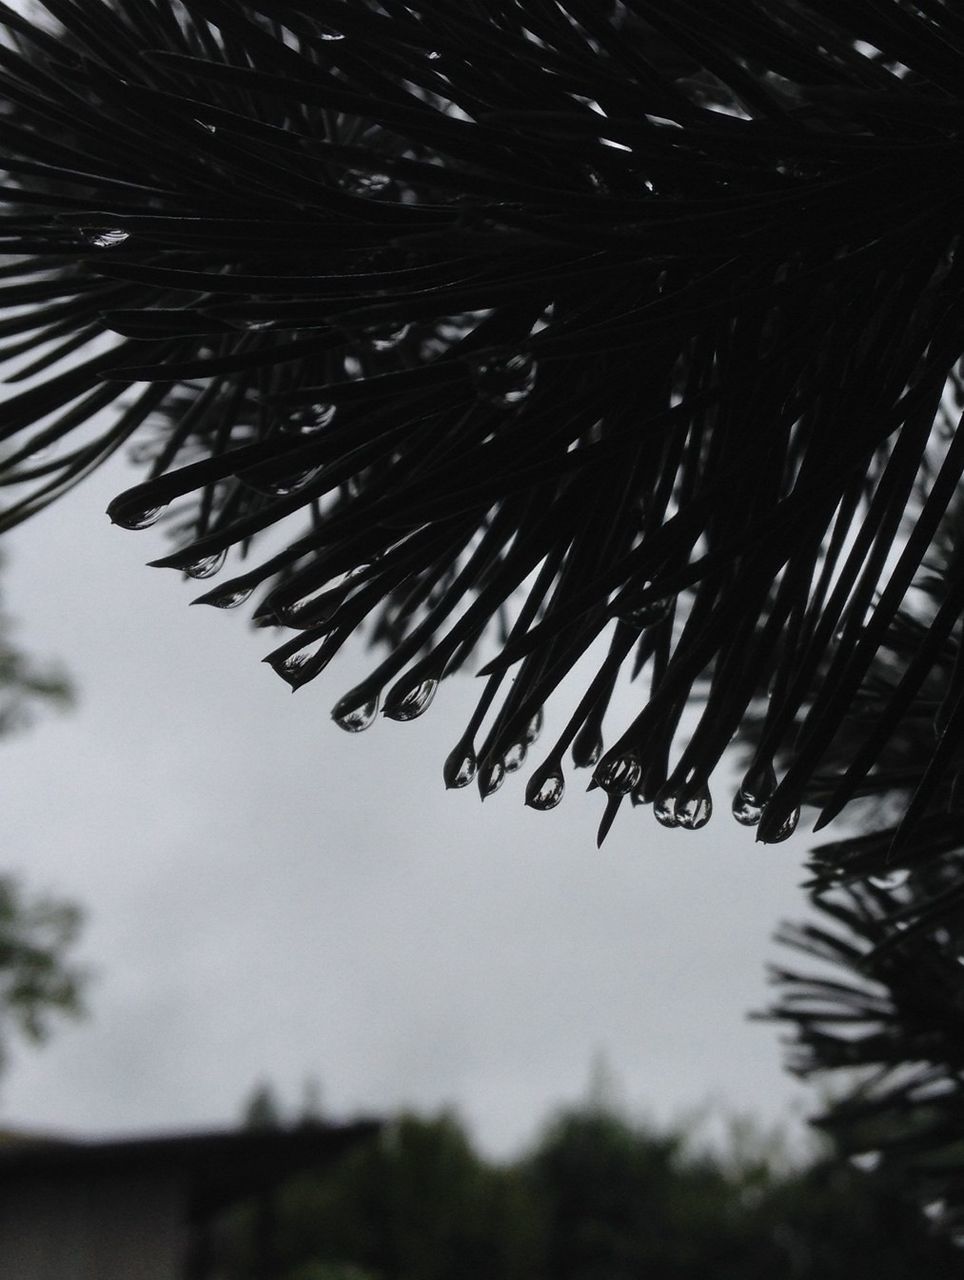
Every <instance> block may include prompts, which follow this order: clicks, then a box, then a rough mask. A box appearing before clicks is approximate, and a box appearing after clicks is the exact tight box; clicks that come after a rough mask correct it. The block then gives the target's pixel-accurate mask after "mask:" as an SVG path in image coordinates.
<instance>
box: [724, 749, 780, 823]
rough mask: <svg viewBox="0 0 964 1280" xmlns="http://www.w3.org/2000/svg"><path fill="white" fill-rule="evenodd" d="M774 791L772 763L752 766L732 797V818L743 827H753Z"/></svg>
mask: <svg viewBox="0 0 964 1280" xmlns="http://www.w3.org/2000/svg"><path fill="white" fill-rule="evenodd" d="M776 789H777V775H776V772H775V770H774V768H773V763H772V761H770V760H766V761H764V762H763V763H762V764H754V765H752V766H751V767H750V769H748V770H747V774H746V777H745V778H744V779H743V781H742V783H741V784H740V789H739V791H738V792H737V793H736V795H735V796H734V797H733V817H734V818H735V819H736V820H737V822H739V823H740V824H741V825H742V826H744V827H755V826H756V825H757V823H758V822H759V821H760V819H761V818H762V817H763V809H764V806H765V805H766V803H767V801H768V800H769V799H770V797H771V796H772V795H773V793H774V791H776Z"/></svg>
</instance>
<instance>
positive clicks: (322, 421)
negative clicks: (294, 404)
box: [281, 403, 338, 436]
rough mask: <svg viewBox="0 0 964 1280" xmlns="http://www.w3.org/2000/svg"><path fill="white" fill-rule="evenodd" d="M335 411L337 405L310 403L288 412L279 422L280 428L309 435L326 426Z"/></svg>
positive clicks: (336, 410)
mask: <svg viewBox="0 0 964 1280" xmlns="http://www.w3.org/2000/svg"><path fill="white" fill-rule="evenodd" d="M337 412H338V406H337V405H334V404H321V403H318V404H312V405H309V406H308V407H307V408H306V409H298V410H297V411H296V412H295V413H292V414H290V415H289V416H288V418H287V419H286V420H285V421H284V422H283V423H282V424H281V426H282V430H283V431H290V432H292V433H297V434H298V435H305V436H309V435H312V434H313V433H314V432H315V431H321V430H322V428H323V427H327V426H328V425H329V423H330V422H331V421H332V420H333V418H334V416H335V414H336V413H337Z"/></svg>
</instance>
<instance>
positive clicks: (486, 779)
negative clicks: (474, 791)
mask: <svg viewBox="0 0 964 1280" xmlns="http://www.w3.org/2000/svg"><path fill="white" fill-rule="evenodd" d="M504 781H505V767H504V766H503V764H502V761H501V760H492V759H489V760H486V761H485V762H484V763H483V764H482V767H481V768H480V769H479V772H478V783H479V794H480V795H481V796H482V799H483V800H485V799H486V798H487V797H488V796H491V795H493V794H494V793H495V792H496V791H498V789H499V787H501V786H502V784H503V782H504Z"/></svg>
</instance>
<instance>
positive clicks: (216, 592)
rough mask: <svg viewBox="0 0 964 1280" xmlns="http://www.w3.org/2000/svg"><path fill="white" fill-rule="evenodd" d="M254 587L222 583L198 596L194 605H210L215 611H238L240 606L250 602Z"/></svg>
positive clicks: (193, 602)
mask: <svg viewBox="0 0 964 1280" xmlns="http://www.w3.org/2000/svg"><path fill="white" fill-rule="evenodd" d="M253 593H254V587H239V586H237V585H236V583H235V582H222V583H221V585H220V586H217V587H214V588H213V589H212V590H211V591H207V592H205V593H204V595H203V596H198V598H197V599H196V600H193V601H192V602H191V603H192V604H210V605H213V606H214V608H215V609H237V607H238V606H239V605H242V604H244V602H245V601H246V600H250V599H251V596H252V595H253Z"/></svg>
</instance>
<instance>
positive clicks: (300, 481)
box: [247, 467, 321, 498]
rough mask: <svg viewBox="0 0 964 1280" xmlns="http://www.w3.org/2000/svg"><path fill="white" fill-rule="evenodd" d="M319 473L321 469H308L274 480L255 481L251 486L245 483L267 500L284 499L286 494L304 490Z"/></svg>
mask: <svg viewBox="0 0 964 1280" xmlns="http://www.w3.org/2000/svg"><path fill="white" fill-rule="evenodd" d="M320 471H321V467H309V468H308V469H307V470H306V471H298V472H296V473H295V474H293V475H287V476H279V477H278V478H277V479H274V480H262V481H256V482H255V483H253V484H252V483H250V482H247V483H248V487H249V488H251V489H254V490H255V492H256V493H263V494H265V495H267V497H269V498H286V497H287V496H288V494H290V493H295V492H297V490H298V489H302V488H304V486H305V485H306V484H308V482H309V481H311V480H314V478H315V476H317V475H318V474H319V473H320Z"/></svg>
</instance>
